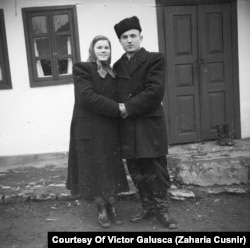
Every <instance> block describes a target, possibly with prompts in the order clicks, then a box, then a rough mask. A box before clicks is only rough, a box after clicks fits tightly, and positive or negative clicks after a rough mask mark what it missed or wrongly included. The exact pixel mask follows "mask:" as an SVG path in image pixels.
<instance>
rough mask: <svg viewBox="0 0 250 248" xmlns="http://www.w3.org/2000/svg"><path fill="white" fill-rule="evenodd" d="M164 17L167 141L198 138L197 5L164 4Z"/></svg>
mask: <svg viewBox="0 0 250 248" xmlns="http://www.w3.org/2000/svg"><path fill="white" fill-rule="evenodd" d="M164 18H165V25H166V26H165V28H166V48H167V86H168V87H167V91H168V92H167V94H166V95H167V96H168V97H166V98H165V101H167V100H168V102H167V103H165V104H166V105H168V109H169V122H168V123H169V126H170V132H169V142H170V143H182V142H191V141H193V140H198V139H199V137H200V116H199V115H200V109H199V84H198V74H197V66H196V59H197V56H198V54H197V52H198V51H197V18H196V8H195V7H193V6H185V7H166V8H165V17H164Z"/></svg>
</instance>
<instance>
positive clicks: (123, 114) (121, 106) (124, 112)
mask: <svg viewBox="0 0 250 248" xmlns="http://www.w3.org/2000/svg"><path fill="white" fill-rule="evenodd" d="M119 110H120V114H121V117H122V119H125V118H126V117H127V116H128V112H127V110H126V107H125V104H124V103H119Z"/></svg>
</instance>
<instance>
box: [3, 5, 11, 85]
mask: <svg viewBox="0 0 250 248" xmlns="http://www.w3.org/2000/svg"><path fill="white" fill-rule="evenodd" d="M7 51H8V50H7V40H6V33H5V24H4V15H3V10H1V9H0V89H12V84H11V79H10V68H9V57H8V52H7Z"/></svg>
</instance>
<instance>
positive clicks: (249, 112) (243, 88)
mask: <svg viewBox="0 0 250 248" xmlns="http://www.w3.org/2000/svg"><path fill="white" fill-rule="evenodd" d="M237 7H238V47H239V51H238V52H239V85H240V112H241V113H240V114H241V135H242V138H246V137H250V100H249V99H250V97H249V96H250V73H249V72H250V43H249V41H250V26H249V24H250V1H249V0H238V4H237Z"/></svg>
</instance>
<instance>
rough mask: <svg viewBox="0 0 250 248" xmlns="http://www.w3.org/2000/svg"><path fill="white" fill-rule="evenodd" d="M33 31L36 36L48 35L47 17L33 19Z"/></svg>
mask: <svg viewBox="0 0 250 248" xmlns="http://www.w3.org/2000/svg"><path fill="white" fill-rule="evenodd" d="M32 30H33V33H34V34H47V21H46V16H35V17H32Z"/></svg>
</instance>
